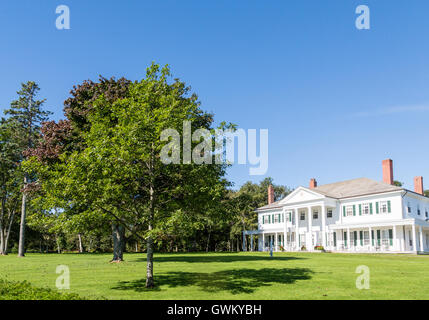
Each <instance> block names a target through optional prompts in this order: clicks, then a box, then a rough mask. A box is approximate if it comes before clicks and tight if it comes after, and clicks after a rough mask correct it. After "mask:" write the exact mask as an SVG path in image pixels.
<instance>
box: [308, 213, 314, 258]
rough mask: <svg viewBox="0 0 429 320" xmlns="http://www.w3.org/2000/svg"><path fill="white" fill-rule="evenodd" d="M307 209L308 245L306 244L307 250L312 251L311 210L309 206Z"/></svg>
mask: <svg viewBox="0 0 429 320" xmlns="http://www.w3.org/2000/svg"><path fill="white" fill-rule="evenodd" d="M307 211H308V234H307V236H308V244H309V246H307V247H308V248H307V250H309V251H313V231H312V229H313V212H312V211H311V207H308V208H307Z"/></svg>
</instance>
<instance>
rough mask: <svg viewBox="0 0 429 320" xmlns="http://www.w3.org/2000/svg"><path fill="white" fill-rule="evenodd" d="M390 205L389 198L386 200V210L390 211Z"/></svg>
mask: <svg viewBox="0 0 429 320" xmlns="http://www.w3.org/2000/svg"><path fill="white" fill-rule="evenodd" d="M390 211H391V207H390V200H388V201H387V212H388V213H390Z"/></svg>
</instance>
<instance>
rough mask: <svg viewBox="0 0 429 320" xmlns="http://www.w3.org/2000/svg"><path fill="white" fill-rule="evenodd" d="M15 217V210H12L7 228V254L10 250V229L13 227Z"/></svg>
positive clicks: (5, 244) (5, 243)
mask: <svg viewBox="0 0 429 320" xmlns="http://www.w3.org/2000/svg"><path fill="white" fill-rule="evenodd" d="M14 218H15V212H14V211H12V212H11V213H10V219H9V226H8V228H7V230H6V239H5V241H4V248H3V254H4V255H7V254H8V251H9V238H10V230H11V229H12V224H13V219H14Z"/></svg>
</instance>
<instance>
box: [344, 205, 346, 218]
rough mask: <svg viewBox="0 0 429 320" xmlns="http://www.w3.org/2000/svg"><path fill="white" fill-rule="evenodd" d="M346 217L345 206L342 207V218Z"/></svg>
mask: <svg viewBox="0 0 429 320" xmlns="http://www.w3.org/2000/svg"><path fill="white" fill-rule="evenodd" d="M345 216H346V206H343V217H345Z"/></svg>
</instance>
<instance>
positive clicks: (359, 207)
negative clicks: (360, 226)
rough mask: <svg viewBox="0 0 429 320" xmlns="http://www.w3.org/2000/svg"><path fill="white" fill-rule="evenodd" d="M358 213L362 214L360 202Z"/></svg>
mask: <svg viewBox="0 0 429 320" xmlns="http://www.w3.org/2000/svg"><path fill="white" fill-rule="evenodd" d="M359 215H360V216H361V215H362V205H361V204H359Z"/></svg>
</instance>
